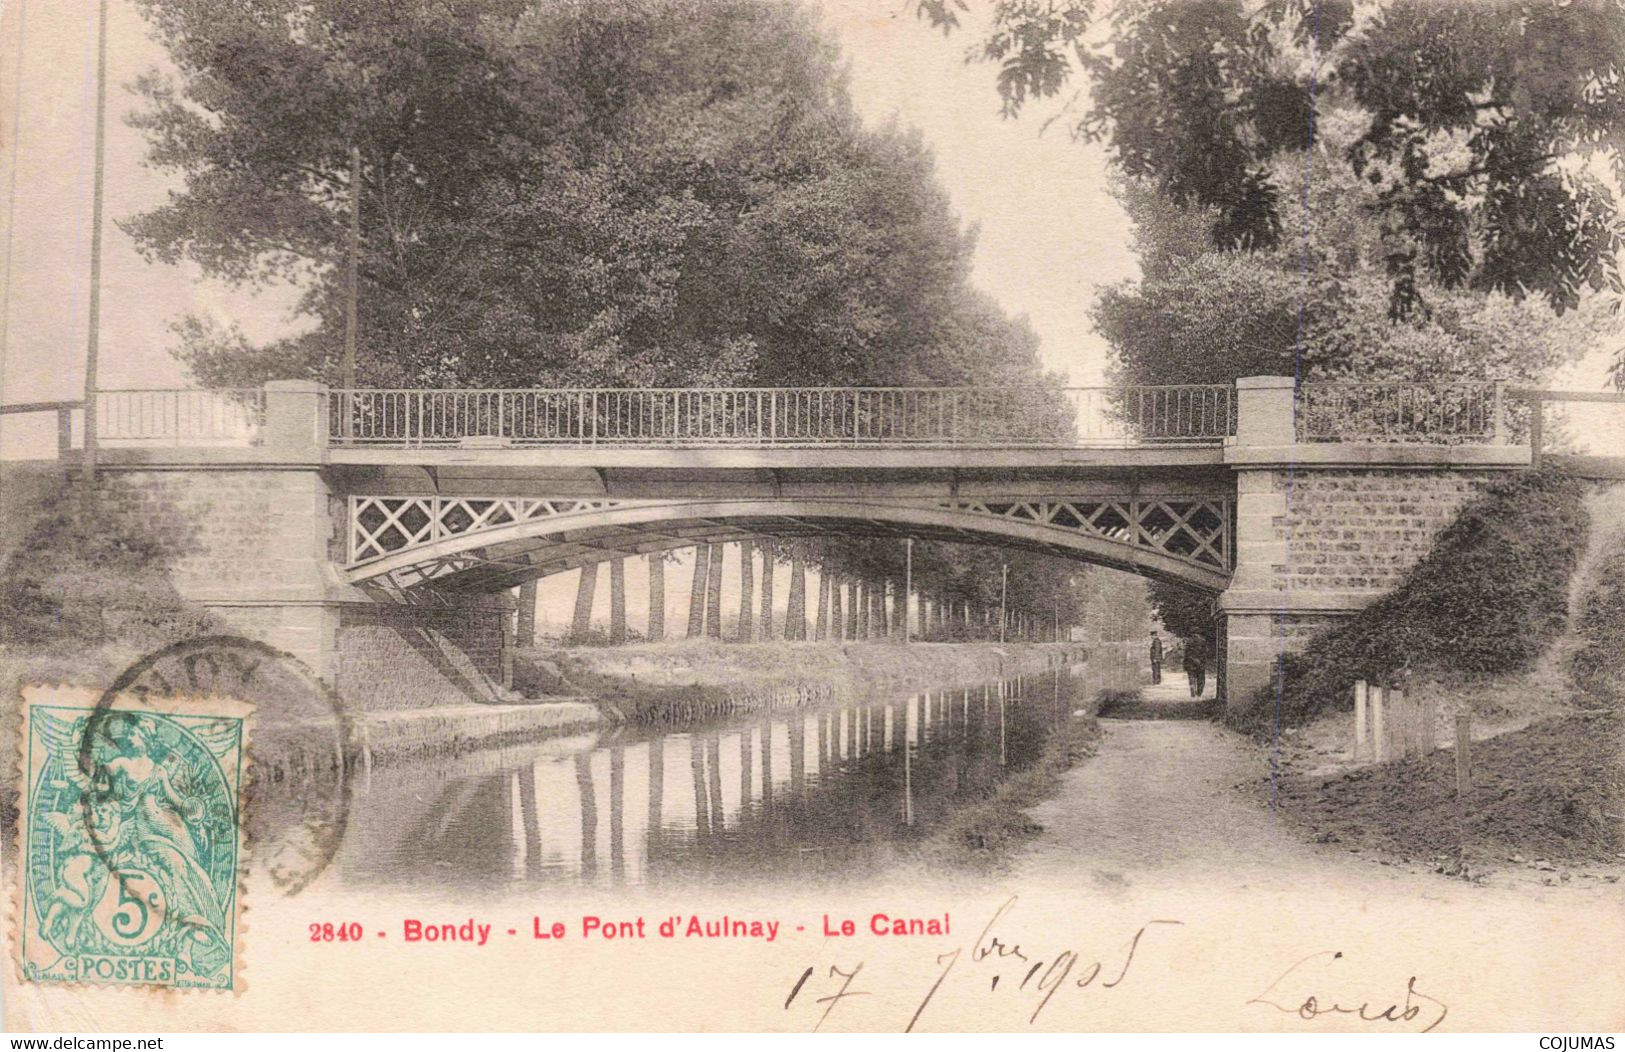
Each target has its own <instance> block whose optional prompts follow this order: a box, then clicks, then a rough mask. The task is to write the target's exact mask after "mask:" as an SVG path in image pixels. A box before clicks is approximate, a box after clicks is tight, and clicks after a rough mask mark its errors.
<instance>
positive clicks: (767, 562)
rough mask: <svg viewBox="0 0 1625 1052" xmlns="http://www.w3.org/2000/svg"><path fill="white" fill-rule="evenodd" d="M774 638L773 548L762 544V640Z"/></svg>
mask: <svg viewBox="0 0 1625 1052" xmlns="http://www.w3.org/2000/svg"><path fill="white" fill-rule="evenodd" d="M772 638H773V546H772V544H771V543H769V542H768V541H763V542H762V640H763V641H764V642H765V641H767V640H770V639H772Z"/></svg>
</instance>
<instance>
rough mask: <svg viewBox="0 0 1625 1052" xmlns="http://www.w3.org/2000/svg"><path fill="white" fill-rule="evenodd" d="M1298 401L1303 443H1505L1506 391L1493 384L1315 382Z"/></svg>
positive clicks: (1302, 386) (1301, 386)
mask: <svg viewBox="0 0 1625 1052" xmlns="http://www.w3.org/2000/svg"><path fill="white" fill-rule="evenodd" d="M1297 400H1298V402H1297V414H1296V416H1297V434H1298V440H1299V441H1300V442H1416V443H1429V444H1437V445H1468V444H1475V443H1477V444H1490V443H1494V444H1501V443H1504V442H1505V441H1506V413H1505V387H1504V385H1503V384H1501V383H1499V382H1497V381H1493V380H1489V381H1465V382H1447V383H1387V382H1381V381H1375V382H1353V381H1331V382H1324V381H1311V382H1308V383H1303V384H1299V385H1298V391H1297Z"/></svg>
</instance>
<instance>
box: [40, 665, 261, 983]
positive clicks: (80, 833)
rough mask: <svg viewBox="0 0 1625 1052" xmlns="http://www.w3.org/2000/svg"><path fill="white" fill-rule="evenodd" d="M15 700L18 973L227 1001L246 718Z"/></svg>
mask: <svg viewBox="0 0 1625 1052" xmlns="http://www.w3.org/2000/svg"><path fill="white" fill-rule="evenodd" d="M24 702H25V713H26V722H25V725H24V738H23V742H22V757H21V758H22V776H23V777H22V783H21V788H22V792H23V797H24V798H23V803H24V807H23V810H22V814H21V816H20V819H19V830H18V832H19V836H20V839H21V842H22V843H21V848H22V850H21V851H20V852H19V863H20V865H21V868H22V874H21V881H20V885H21V887H20V891H21V903H20V906H21V908H20V911H19V914H18V916H19V920H20V923H21V928H20V931H19V932H18V939H17V944H18V950H19V953H20V954H21V957H22V970H23V975H24V976H25V977H26V978H28V979H31V980H33V981H35V982H84V983H115V984H132V985H155V986H170V987H191V988H198V989H213V990H233V989H236V988H237V987H238V986H239V984H240V983H239V979H240V977H239V975H238V973H239V971H240V968H239V966H238V962H239V960H240V955H241V945H240V944H241V939H242V933H241V931H240V930H239V929H240V925H239V920H238V916H239V913H240V911H241V902H240V901H239V900H240V894H241V893H240V880H239V877H240V875H241V872H242V868H243V857H242V822H241V806H242V792H241V789H242V783H243V770H244V766H245V765H246V763H247V753H246V746H247V730H248V727H247V717H248V713H249V707H248V706H247V705H244V704H242V703H240V702H234V701H230V700H226V699H221V698H201V699H196V698H170V697H163V698H158V697H153V696H151V695H148V696H145V697H122V696H121V697H119V698H117V699H116V700H112V701H109V699H107V698H102V699H100V700H98V699H97V698H96V697H95V695H93V694H90V693H88V692H83V691H75V690H67V689H60V690H59V689H50V688H41V687H35V688H30V689H29V690H27V691H25V692H24Z"/></svg>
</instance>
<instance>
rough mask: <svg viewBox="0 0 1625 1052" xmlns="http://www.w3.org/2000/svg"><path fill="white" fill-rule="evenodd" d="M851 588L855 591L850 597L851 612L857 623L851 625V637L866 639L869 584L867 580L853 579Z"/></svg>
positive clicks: (867, 636) (867, 631) (867, 635)
mask: <svg viewBox="0 0 1625 1052" xmlns="http://www.w3.org/2000/svg"><path fill="white" fill-rule="evenodd" d="M852 588H853V592H854V593H855V594H854V595H853V598H852V614H853V616H854V617H855V618H856V619H857V624H856V625H855V626H854V627H853V632H852V638H853V639H859V640H863V639H868V638H869V584H868V582H867V581H854V582H852Z"/></svg>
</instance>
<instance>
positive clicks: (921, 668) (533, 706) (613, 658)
mask: <svg viewBox="0 0 1625 1052" xmlns="http://www.w3.org/2000/svg"><path fill="white" fill-rule="evenodd" d="M1084 658H1085V650H1084V647H1083V646H1082V645H1080V644H1076V643H1010V644H996V643H911V644H908V645H906V646H904V645H896V644H885V643H861V644H856V643H855V644H839V643H831V644H823V643H755V644H747V645H740V644H721V643H715V642H711V641H693V642H686V641H685V642H667V643H645V644H630V645H627V646H620V647H574V648H557V649H542V648H536V649H526V650H520V651H517V652H515V654H514V673H515V685H516V687H518V688H519V689H520V691H521V692H522V693H524V694H526V695H529V696H530V697H529V700H526V701H524V702H517V703H513V704H452V705H437V706H429V707H422V708H410V709H402V710H399V711H389V710H380V709H369V710H367V711H363V712H358V713H356V714H355V716H354V724H355V732H356V734H355V738H356V741H357V746H358V750H359V751H360V753H361V754H362V755H360V756H358V757H357V758H358V759H364V760H365V761H366V762H368V763H376V762H389V761H392V760H396V759H402V758H406V757H411V756H418V755H434V754H446V753H459V752H466V751H471V750H477V749H483V748H495V747H499V746H506V745H515V744H519V743H522V742H525V741H532V740H538V739H544V738H549V737H554V736H559V735H568V734H576V733H581V732H583V731H591V730H594V729H607V728H613V727H616V726H621V725H626V724H646V725H661V726H670V725H674V724H684V723H696V722H703V721H706V720H714V719H721V718H725V717H730V716H740V715H748V714H751V713H768V712H788V711H794V710H796V709H801V708H807V707H810V706H816V705H827V704H838V703H842V702H847V701H850V700H852V699H855V698H862V697H870V696H875V695H888V696H889V695H896V694H908V693H915V692H920V691H934V690H943V689H948V688H956V687H963V686H965V685H967V684H973V683H983V682H988V681H992V680H1001V679H1006V678H1008V677H1013V676H1031V675H1037V674H1040V673H1043V672H1046V671H1050V670H1055V669H1066V668H1068V667H1070V666H1072V665H1075V664H1078V663H1080V662H1082V661H1083V660H1084Z"/></svg>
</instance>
